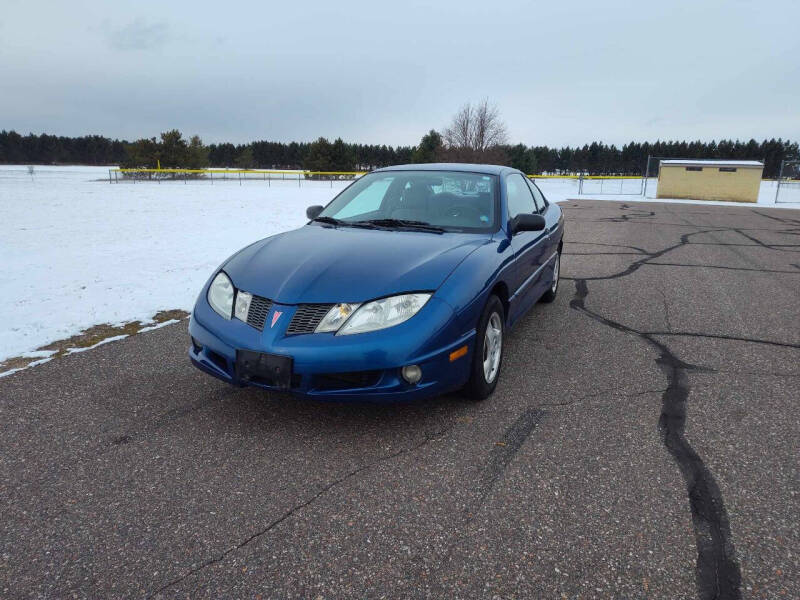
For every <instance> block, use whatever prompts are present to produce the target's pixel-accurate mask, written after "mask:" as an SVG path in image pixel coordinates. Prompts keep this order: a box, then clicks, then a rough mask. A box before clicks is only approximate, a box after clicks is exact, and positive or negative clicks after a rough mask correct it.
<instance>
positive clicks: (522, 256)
mask: <svg viewBox="0 0 800 600" xmlns="http://www.w3.org/2000/svg"><path fill="white" fill-rule="evenodd" d="M506 208H507V210H508V219H509V221H510V220H511V219H513V218H514V217H516V216H517V215H518V214H521V213H537V212H538V210H537V207H536V202H535V201H534V197H533V192H532V191H531V188H530V187H529V186H528V184H527V183H526V178H525V177H523V176H522V175H521V174H519V173H511V174H510V175H507V176H506ZM547 241H548V237H547V232H546V231H520V232H518V233H516V234H515V235H514V236H512V238H511V247H512V248H513V249H514V292H513V294H512V297H511V299H510V300H511V302H510V305H511V306H510V312H511V318H512V320H513V319H516V317H517V316H518V315H519V314H520V313H522V312H523V311H524V310H525V309H526V308H527V307H528V306H530V305H531V304H532V303H533V302H535V301H536V300H537V299H538V298H539V296H541V294H542V292H543V291H544V288H543V287H542V285H541V282H540V280H541V267H542V265H543V263H544V260H545V252H546V251H547Z"/></svg>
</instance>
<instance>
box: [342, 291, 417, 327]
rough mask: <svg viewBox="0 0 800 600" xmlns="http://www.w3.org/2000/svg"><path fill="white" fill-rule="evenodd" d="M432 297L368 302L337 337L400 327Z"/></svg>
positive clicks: (405, 297) (412, 296)
mask: <svg viewBox="0 0 800 600" xmlns="http://www.w3.org/2000/svg"><path fill="white" fill-rule="evenodd" d="M430 297H431V295H430V294H403V295H402V296H392V297H391V298H381V299H380V300H375V301H374V302H367V303H366V304H364V305H363V306H362V307H361V308H359V309H358V310H357V311H356V312H355V314H354V315H353V316H352V317H350V319H348V321H347V322H346V323H345V324H344V325H343V326H342V328H341V329H340V330H339V333H338V334H337V335H350V334H352V333H364V332H365V331H375V330H377V329H386V328H387V327H392V326H394V325H399V324H400V323H402V322H403V321H407V320H408V319H410V318H411V317H413V316H414V315H415V314H417V312H419V309H421V308H422V307H423V306H425V303H426V302H427V301H428V299H429V298H430Z"/></svg>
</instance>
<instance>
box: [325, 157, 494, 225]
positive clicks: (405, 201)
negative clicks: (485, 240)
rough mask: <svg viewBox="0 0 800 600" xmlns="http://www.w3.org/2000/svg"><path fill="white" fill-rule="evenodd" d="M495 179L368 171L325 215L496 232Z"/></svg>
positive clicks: (455, 173)
mask: <svg viewBox="0 0 800 600" xmlns="http://www.w3.org/2000/svg"><path fill="white" fill-rule="evenodd" d="M496 182H497V177H495V176H494V175H487V174H482V173H470V172H464V171H433V170H429V171H414V170H408V171H400V170H398V171H384V172H376V173H370V174H369V175H365V176H364V177H362V178H361V179H359V180H357V181H356V182H355V183H353V185H351V186H350V187H348V188H347V189H345V190H344V191H342V193H341V194H339V195H338V196H337V197H336V198H334V199H333V201H331V203H330V204H329V205H328V206H327V207H325V210H323V211H322V213H321V216H328V217H333V218H335V219H340V220H343V221H346V222H350V223H353V222H357V221H364V220H375V219H380V220H386V219H393V220H399V221H421V222H423V223H428V224H431V225H435V226H437V227H441V228H443V229H445V230H446V231H462V232H481V231H496V230H497V228H498V227H499V223H497V217H496V215H497V213H498V211H497V205H498V200H497V192H496V188H497V185H496Z"/></svg>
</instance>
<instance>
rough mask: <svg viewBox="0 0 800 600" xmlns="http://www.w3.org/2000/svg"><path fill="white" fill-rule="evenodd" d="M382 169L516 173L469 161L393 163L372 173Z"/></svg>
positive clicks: (501, 167) (499, 167)
mask: <svg viewBox="0 0 800 600" xmlns="http://www.w3.org/2000/svg"><path fill="white" fill-rule="evenodd" d="M382 171H461V172H465V173H484V174H486V175H500V174H502V173H517V172H519V171H517V169H512V168H511V167H505V166H503V165H478V164H470V163H420V164H410V165H393V166H391V167H383V168H382V169H376V170H375V171H373V173H378V172H382Z"/></svg>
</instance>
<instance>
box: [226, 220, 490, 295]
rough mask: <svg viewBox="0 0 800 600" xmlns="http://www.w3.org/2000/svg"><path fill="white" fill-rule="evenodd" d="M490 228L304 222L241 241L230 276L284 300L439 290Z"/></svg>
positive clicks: (241, 286)
mask: <svg viewBox="0 0 800 600" xmlns="http://www.w3.org/2000/svg"><path fill="white" fill-rule="evenodd" d="M489 241H490V237H489V235H488V234H487V235H479V234H466V233H443V234H436V233H429V232H422V231H397V230H383V229H378V230H372V229H360V228H353V227H340V228H333V227H327V226H319V225H306V226H305V227H301V228H300V229H295V230H294V231H288V232H286V233H282V234H279V235H276V236H273V237H269V238H266V239H264V240H261V241H259V242H256V243H255V244H252V245H250V246H248V247H247V248H244V249H243V250H241V251H240V252H238V253H237V254H235V255H234V256H233V257H231V258H230V259H229V260H228V262H227V263H226V264H225V265H224V267H223V268H224V270H225V271H226V272H227V273H228V275H229V276H230V277H231V279H232V280H233V284H234V285H235V286H236V287H237V288H239V289H242V290H245V291H248V292H250V293H253V294H257V295H259V296H264V297H266V298H270V299H271V300H273V301H275V302H280V303H282V304H300V303H315V302H326V303H327V302H330V303H332V302H363V301H365V300H370V299H372V298H379V297H382V296H389V295H392V294H400V293H403V292H413V291H424V290H436V289H437V288H438V287H439V286H440V285H441V284H442V283H443V282H444V280H445V279H447V276H448V275H450V273H451V272H452V271H453V269H455V268H456V266H458V264H459V263H460V262H461V261H462V260H464V259H465V258H466V257H467V256H468V255H469V254H470V253H471V252H473V251H474V250H475V249H476V248H478V247H479V246H480V245H481V244H485V243H488V242H489Z"/></svg>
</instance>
